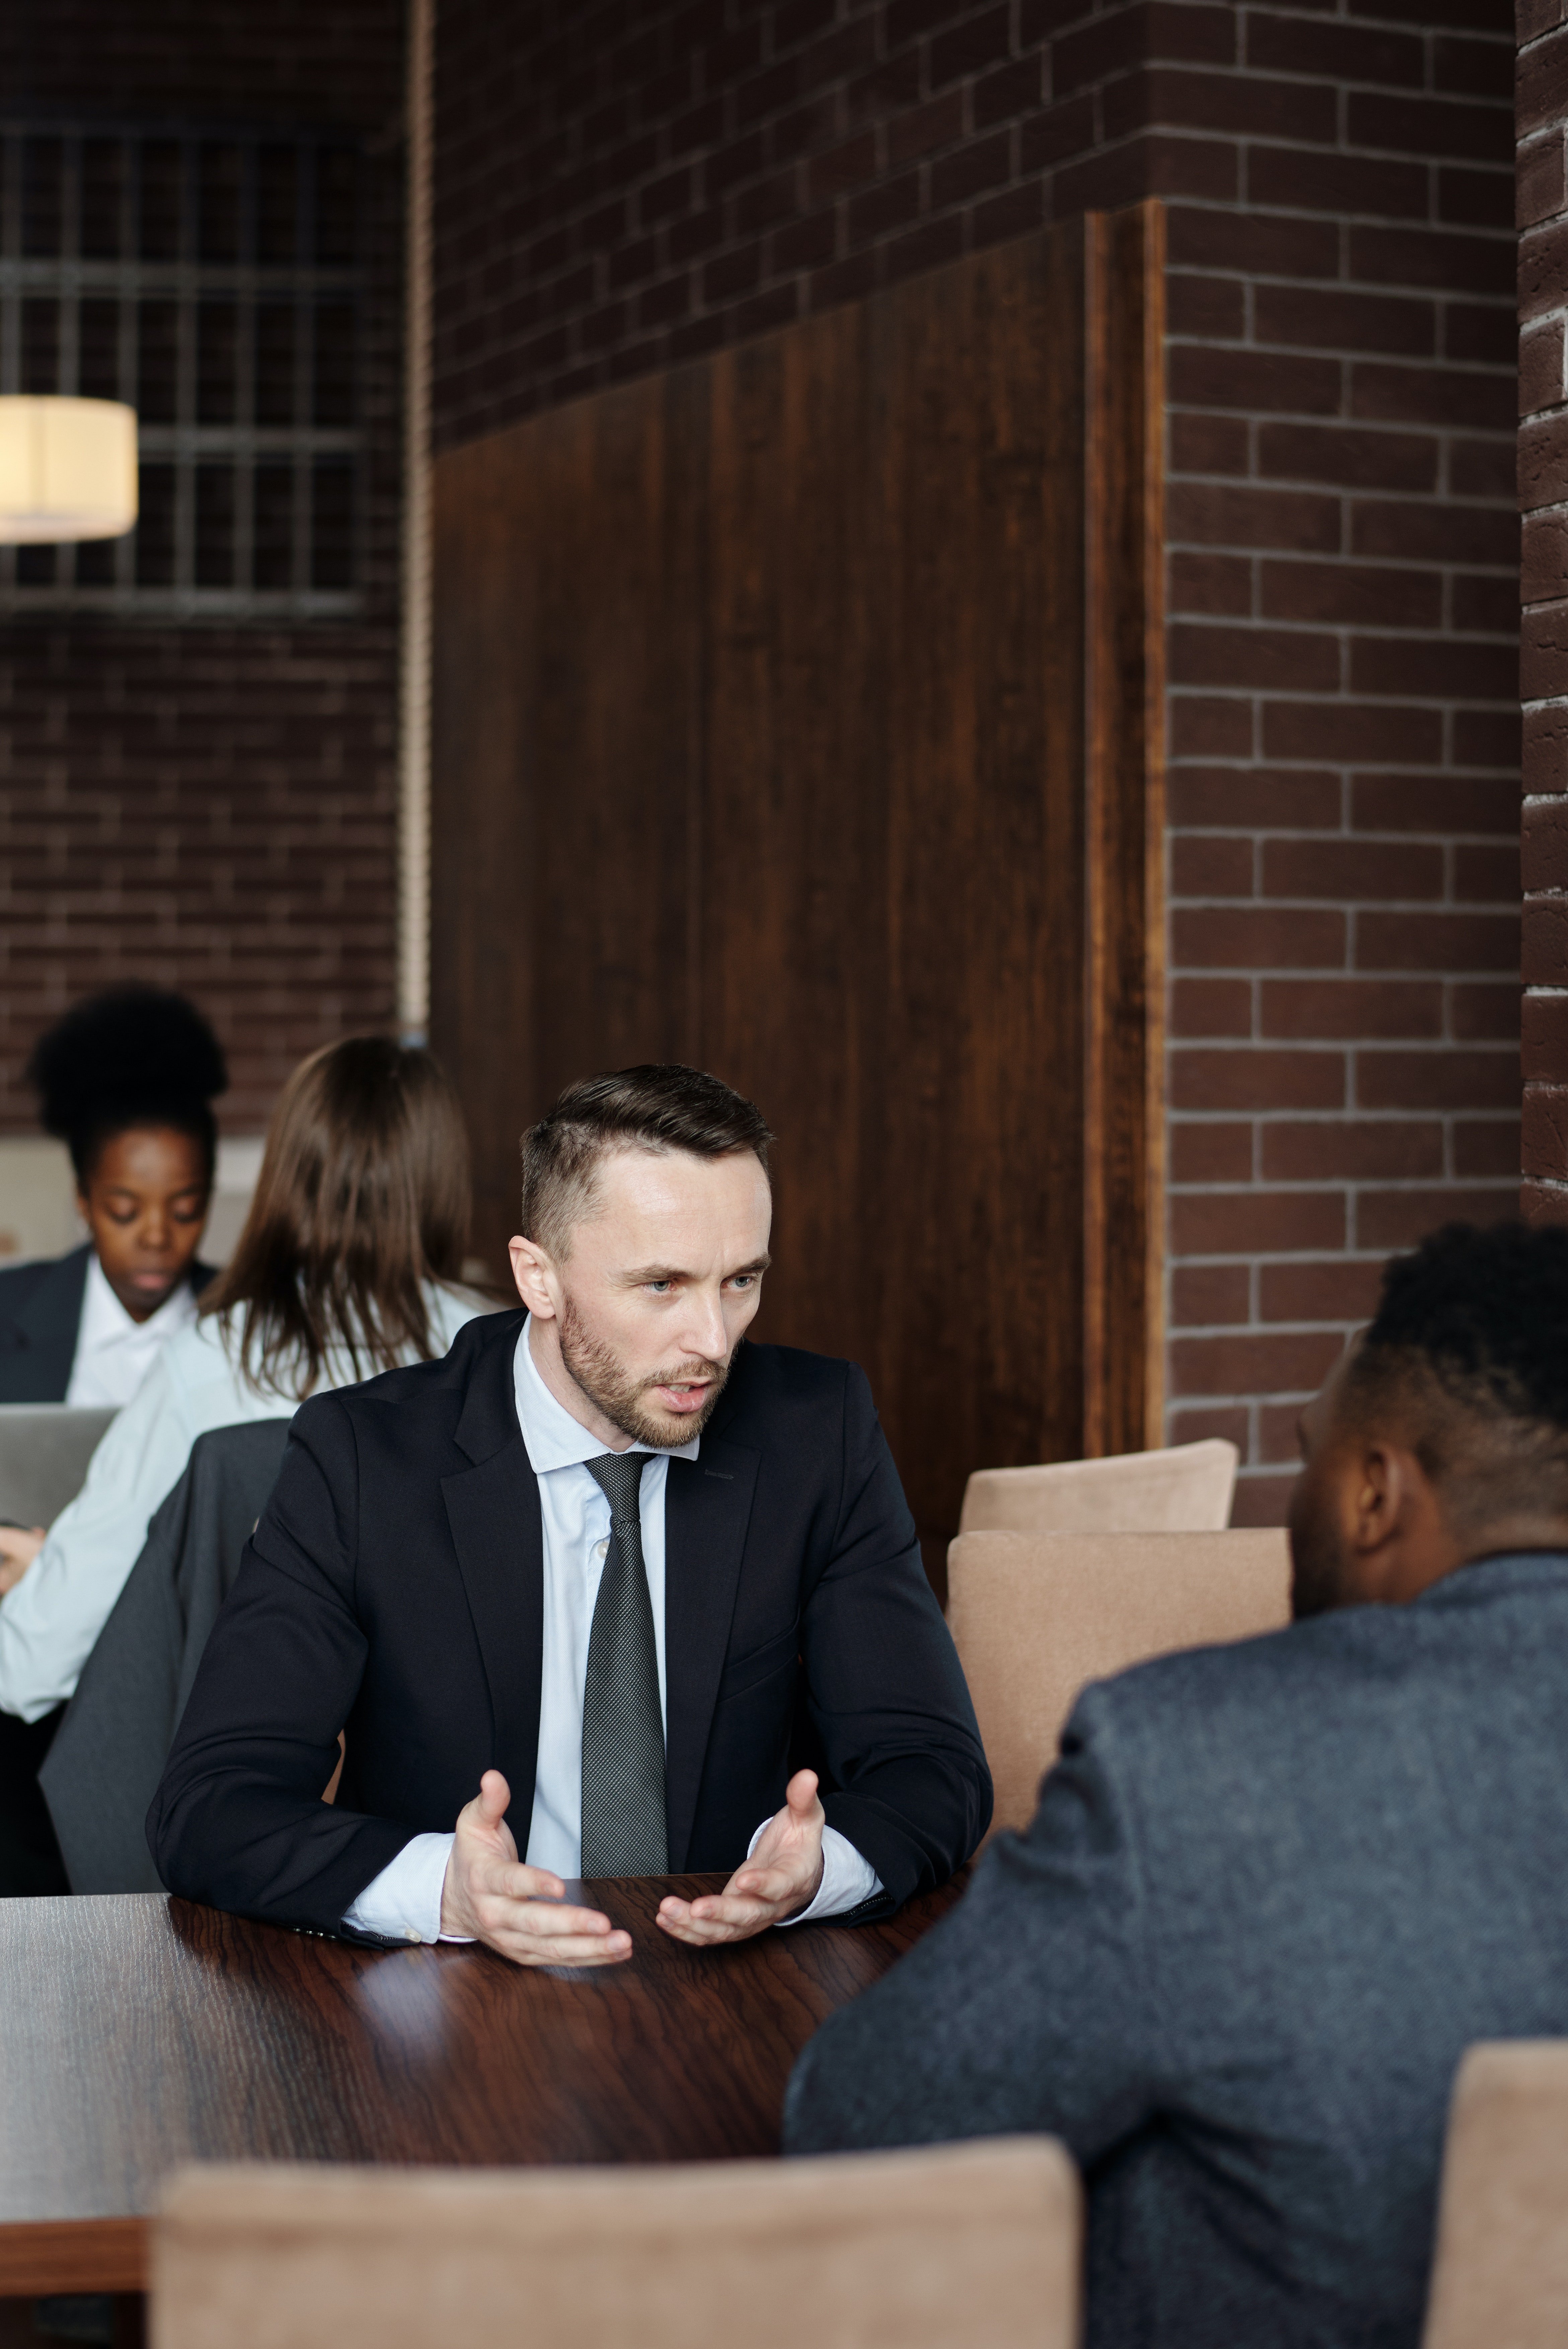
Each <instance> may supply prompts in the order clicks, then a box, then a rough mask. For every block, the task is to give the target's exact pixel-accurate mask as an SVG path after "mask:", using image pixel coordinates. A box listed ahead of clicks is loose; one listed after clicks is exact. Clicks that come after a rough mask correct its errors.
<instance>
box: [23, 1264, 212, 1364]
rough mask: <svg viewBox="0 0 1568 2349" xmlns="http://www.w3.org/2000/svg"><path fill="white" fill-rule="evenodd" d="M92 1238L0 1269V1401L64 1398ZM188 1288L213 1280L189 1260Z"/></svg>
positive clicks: (206, 1269) (206, 1267)
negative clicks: (64, 1250)
mask: <svg viewBox="0 0 1568 2349" xmlns="http://www.w3.org/2000/svg"><path fill="white" fill-rule="evenodd" d="M91 1257H92V1242H91V1241H90V1240H88V1241H85V1242H84V1243H83V1245H82V1246H81V1247H77V1248H72V1250H71V1251H70V1254H69V1255H68V1256H55V1257H39V1258H38V1259H37V1261H36V1263H34V1264H16V1265H12V1266H11V1267H10V1268H9V1269H8V1270H7V1271H5V1272H0V1403H5V1402H64V1401H65V1399H66V1389H67V1387H68V1386H69V1385H70V1382H71V1364H72V1363H73V1362H74V1361H75V1360H76V1352H77V1331H78V1329H79V1328H80V1326H81V1318H82V1291H83V1289H84V1288H86V1287H87V1277H88V1263H89V1261H90V1260H91ZM188 1278H189V1279H190V1282H191V1286H192V1288H206V1286H207V1283H208V1282H209V1281H210V1280H211V1279H212V1278H213V1267H212V1266H211V1265H210V1264H193V1265H192V1267H191V1270H190V1273H189V1275H188Z"/></svg>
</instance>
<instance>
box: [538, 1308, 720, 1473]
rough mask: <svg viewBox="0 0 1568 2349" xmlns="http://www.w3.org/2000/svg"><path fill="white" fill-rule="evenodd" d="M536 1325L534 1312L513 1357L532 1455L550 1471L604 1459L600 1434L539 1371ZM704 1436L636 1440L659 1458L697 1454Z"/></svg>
mask: <svg viewBox="0 0 1568 2349" xmlns="http://www.w3.org/2000/svg"><path fill="white" fill-rule="evenodd" d="M533 1326H534V1317H533V1315H532V1314H530V1315H529V1316H528V1318H527V1319H525V1320H524V1324H523V1327H522V1329H521V1330H519V1331H518V1333H517V1350H516V1353H515V1354H514V1357H513V1370H512V1381H513V1388H514V1392H515V1394H516V1397H517V1419H518V1423H519V1425H520V1426H521V1428H522V1430H523V1441H524V1444H526V1445H527V1447H528V1457H529V1459H530V1460H531V1461H532V1463H533V1464H534V1471H535V1475H540V1476H545V1475H549V1473H550V1471H551V1469H552V1468H574V1467H579V1466H581V1464H582V1463H583V1462H584V1461H585V1460H602V1459H603V1457H604V1453H605V1447H604V1445H603V1444H602V1443H601V1442H600V1441H599V1438H598V1437H597V1435H591V1434H590V1433H589V1432H588V1430H587V1428H586V1427H585V1426H584V1425H583V1424H582V1423H581V1421H580V1420H576V1419H574V1418H573V1417H572V1414H571V1413H570V1412H569V1411H568V1410H567V1409H566V1405H565V1404H564V1403H561V1402H556V1398H555V1396H554V1395H553V1394H552V1393H551V1392H550V1390H549V1388H548V1387H547V1386H546V1385H545V1381H544V1380H543V1379H542V1378H541V1377H540V1375H539V1365H538V1364H537V1362H535V1360H534V1352H533V1349H532V1347H531V1346H530V1345H529V1343H528V1332H529V1330H531V1329H532V1328H533ZM701 1445H702V1439H701V1436H700V1435H694V1436H693V1437H692V1438H691V1443H690V1444H669V1445H667V1444H657V1445H656V1444H631V1445H629V1446H628V1449H629V1450H630V1451H632V1452H646V1453H648V1454H649V1455H650V1456H651V1457H652V1458H653V1459H655V1460H664V1459H670V1460H695V1459H696V1457H697V1454H698V1453H699V1452H700V1451H701Z"/></svg>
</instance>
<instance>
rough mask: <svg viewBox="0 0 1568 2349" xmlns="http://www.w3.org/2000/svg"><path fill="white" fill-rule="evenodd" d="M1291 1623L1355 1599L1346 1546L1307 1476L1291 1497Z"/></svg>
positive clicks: (1301, 1478) (1331, 1609) (1328, 1612)
mask: <svg viewBox="0 0 1568 2349" xmlns="http://www.w3.org/2000/svg"><path fill="white" fill-rule="evenodd" d="M1290 1529H1291V1620H1292V1621H1293V1622H1294V1623H1304V1622H1305V1621H1306V1619H1307V1618H1308V1617H1309V1616H1311V1615H1327V1614H1330V1613H1332V1611H1333V1610H1334V1608H1336V1607H1346V1606H1349V1605H1350V1604H1351V1602H1352V1599H1353V1598H1354V1595H1355V1594H1354V1591H1353V1588H1352V1585H1351V1581H1350V1577H1349V1574H1348V1572H1347V1571H1346V1566H1347V1561H1346V1558H1345V1547H1344V1544H1343V1543H1342V1542H1341V1540H1340V1538H1339V1532H1338V1528H1337V1527H1336V1526H1335V1525H1334V1522H1333V1519H1332V1517H1331V1516H1330V1513H1329V1511H1328V1509H1327V1508H1326V1507H1325V1506H1323V1505H1322V1504H1321V1503H1320V1502H1319V1501H1317V1499H1316V1498H1315V1496H1314V1494H1313V1492H1312V1490H1311V1488H1310V1487H1309V1485H1308V1484H1307V1480H1306V1478H1305V1477H1304V1476H1303V1477H1300V1478H1298V1480H1297V1483H1296V1488H1295V1491H1294V1492H1293V1494H1292V1495H1291V1506H1290Z"/></svg>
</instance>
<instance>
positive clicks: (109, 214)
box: [0, 122, 364, 620]
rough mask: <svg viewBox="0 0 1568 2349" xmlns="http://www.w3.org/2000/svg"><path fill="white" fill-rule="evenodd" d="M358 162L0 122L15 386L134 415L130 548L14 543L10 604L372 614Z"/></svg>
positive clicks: (10, 376)
mask: <svg viewBox="0 0 1568 2349" xmlns="http://www.w3.org/2000/svg"><path fill="white" fill-rule="evenodd" d="M361 210H362V204H361V195H360V168H359V159H358V155H357V154H356V152H355V151H354V150H353V149H352V148H349V147H346V146H343V145H341V144H337V143H334V142H332V141H329V140H321V139H313V138H311V137H309V136H299V137H294V136H291V137H280V136H279V135H278V134H277V133H276V132H267V131H257V132H254V133H245V132H236V131H234V130H232V129H231V130H223V131H222V132H217V131H207V130H201V129H189V128H185V127H176V128H156V129H154V128H149V127H146V126H135V127H132V126H105V125H103V124H86V123H64V122H48V123H44V122H0V392H64V393H67V394H71V393H74V394H77V395H78V396H80V397H82V398H94V399H122V400H125V401H127V402H129V403H130V406H131V407H133V408H134V409H136V411H137V416H138V419H139V433H140V469H141V512H140V521H139V523H138V524H137V527H136V529H135V530H134V531H133V532H131V533H130V534H129V536H127V537H126V538H124V539H107V540H89V541H88V542H86V543H83V544H81V545H77V546H20V547H10V546H7V547H0V613H5V614H6V615H8V616H20V615H22V614H25V613H29V612H37V613H40V614H43V613H52V612H57V611H61V610H65V611H70V612H82V613H90V612H95V611H96V612H102V613H105V614H109V615H113V616H116V617H118V618H125V617H138V616H145V617H147V618H150V619H152V618H158V619H168V618H181V619H200V618H213V619H245V618H253V617H254V618H257V619H264V618H265V619H273V620H275V619H277V618H280V617H291V618H307V619H308V618H336V617H342V616H350V615H352V614H354V613H356V612H357V611H358V608H359V595H358V586H359V580H360V574H361V543H362V537H363V508H364V482H363V470H364V453H363V443H362V435H361V432H360V429H359V412H360V400H361V395H360V375H361V372H362V360H363V352H362V336H363V322H362V310H363V303H362V273H361V268H360V259H361V254H360V242H361V235H362V229H361V222H360V213H361Z"/></svg>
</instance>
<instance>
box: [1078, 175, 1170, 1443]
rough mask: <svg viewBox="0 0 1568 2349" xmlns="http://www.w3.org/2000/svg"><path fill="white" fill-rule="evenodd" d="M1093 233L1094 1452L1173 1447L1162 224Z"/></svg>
mask: <svg viewBox="0 0 1568 2349" xmlns="http://www.w3.org/2000/svg"><path fill="white" fill-rule="evenodd" d="M1084 234H1085V270H1084V281H1085V487H1086V495H1085V554H1084V564H1085V614H1086V622H1087V625H1086V627H1085V667H1086V679H1085V709H1086V724H1085V745H1084V781H1085V843H1086V872H1085V904H1086V923H1085V966H1086V967H1085V1031H1086V1032H1085V1118H1084V1150H1085V1164H1084V1353H1085V1359H1084V1453H1085V1457H1089V1458H1094V1457H1096V1456H1099V1455H1102V1454H1107V1453H1116V1452H1136V1451H1140V1450H1143V1449H1145V1448H1146V1447H1148V1446H1151V1445H1155V1444H1159V1443H1160V1442H1161V1441H1162V1440H1163V1435H1162V1431H1163V1423H1164V1364H1165V1311H1164V1275H1165V1262H1164V1259H1165V1247H1164V1239H1165V1088H1164V1063H1165V869H1164V868H1165V762H1164V735H1165V612H1164V595H1163V571H1164V560H1163V557H1164V548H1163V479H1162V472H1163V468H1162V461H1161V460H1162V441H1163V437H1164V436H1163V429H1162V428H1163V419H1164V345H1165V210H1164V206H1163V205H1162V204H1160V203H1158V202H1152V201H1151V202H1147V203H1143V204H1138V205H1136V206H1134V207H1133V208H1131V209H1130V210H1129V211H1127V212H1114V213H1106V212H1091V213H1090V214H1089V215H1088V216H1087V218H1086V219H1085V223H1084Z"/></svg>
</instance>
